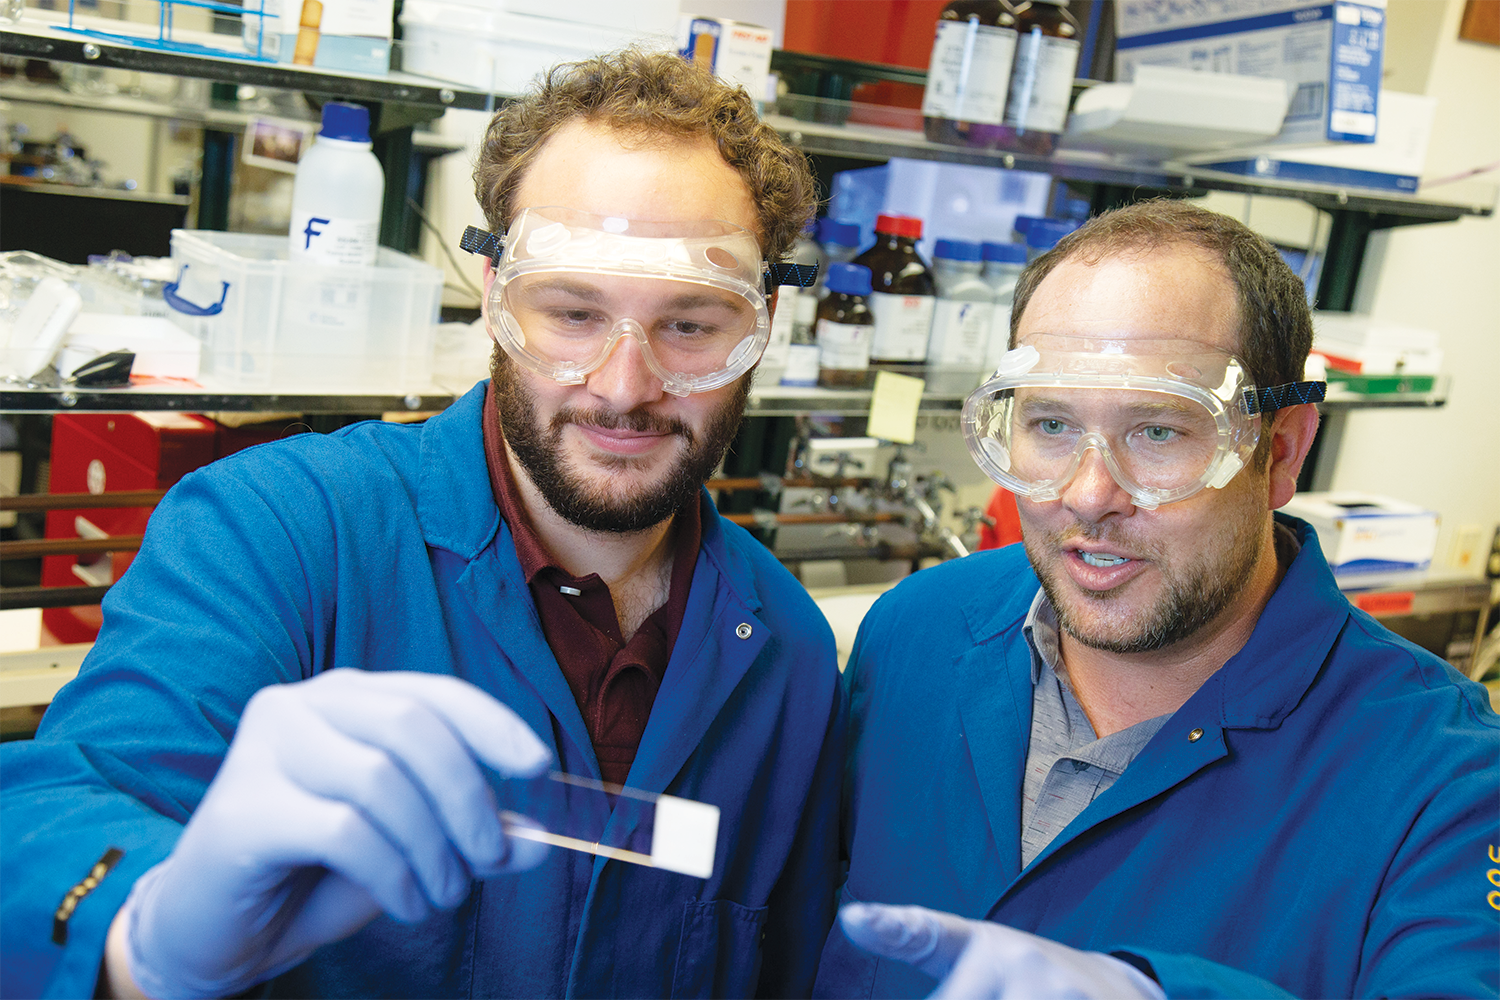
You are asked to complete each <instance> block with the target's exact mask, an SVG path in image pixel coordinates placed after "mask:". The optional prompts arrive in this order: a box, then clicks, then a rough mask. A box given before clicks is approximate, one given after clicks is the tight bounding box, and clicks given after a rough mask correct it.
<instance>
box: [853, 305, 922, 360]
mask: <svg viewBox="0 0 1500 1000" xmlns="http://www.w3.org/2000/svg"><path fill="white" fill-rule="evenodd" d="M936 303H937V300H936V299H934V298H933V297H932V296H931V295H892V294H891V293H889V292H874V293H872V294H871V295H870V312H872V313H874V315H875V343H874V344H872V345H871V347H870V355H871V356H872V357H874V358H877V359H879V360H881V361H921V360H923V359H924V358H926V357H927V336H928V334H929V333H931V331H932V309H933V306H934V305H936Z"/></svg>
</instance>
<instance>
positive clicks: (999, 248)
mask: <svg viewBox="0 0 1500 1000" xmlns="http://www.w3.org/2000/svg"><path fill="white" fill-rule="evenodd" d="M983 252H984V259H985V260H988V261H994V262H995V263H997V264H1024V263H1026V245H1025V244H1023V243H986V244H985V245H984V248H983Z"/></svg>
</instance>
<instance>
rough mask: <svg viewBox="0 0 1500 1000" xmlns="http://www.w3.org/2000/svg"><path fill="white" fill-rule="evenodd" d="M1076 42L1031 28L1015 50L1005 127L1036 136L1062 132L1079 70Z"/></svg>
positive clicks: (1077, 45)
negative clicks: (1074, 81) (1043, 133)
mask: <svg viewBox="0 0 1500 1000" xmlns="http://www.w3.org/2000/svg"><path fill="white" fill-rule="evenodd" d="M1079 48H1080V45H1079V43H1078V41H1077V39H1073V38H1057V37H1054V36H1052V35H1044V34H1042V29H1040V28H1032V29H1031V31H1029V32H1027V34H1026V35H1025V36H1024V37H1023V38H1021V40H1020V42H1019V44H1018V45H1017V47H1016V68H1015V72H1014V73H1013V74H1012V75H1011V79H1010V99H1009V101H1007V103H1006V107H1005V124H1007V125H1010V126H1012V127H1014V128H1022V129H1034V130H1036V131H1038V132H1061V131H1062V130H1063V122H1064V121H1066V120H1067V117H1068V102H1069V100H1070V99H1071V98H1072V96H1073V72H1074V71H1075V70H1076V69H1077V68H1078V51H1079Z"/></svg>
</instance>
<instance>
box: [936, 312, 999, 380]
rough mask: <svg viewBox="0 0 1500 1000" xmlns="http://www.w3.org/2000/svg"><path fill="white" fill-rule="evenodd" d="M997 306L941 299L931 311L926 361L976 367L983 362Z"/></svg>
mask: <svg viewBox="0 0 1500 1000" xmlns="http://www.w3.org/2000/svg"><path fill="white" fill-rule="evenodd" d="M994 317H995V306H994V304H993V303H991V302H955V301H952V300H949V299H938V301H937V306H936V308H935V309H934V310H933V313H932V339H931V340H930V341H928V344H927V363H928V364H930V365H954V366H963V367H967V368H977V367H979V366H980V365H981V364H983V363H984V350H985V347H986V345H988V343H989V339H990V325H991V324H992V323H993V322H994Z"/></svg>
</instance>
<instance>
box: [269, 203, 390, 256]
mask: <svg viewBox="0 0 1500 1000" xmlns="http://www.w3.org/2000/svg"><path fill="white" fill-rule="evenodd" d="M379 235H380V222H379V220H375V221H370V220H366V219H339V218H329V217H327V216H321V215H318V214H317V213H316V212H293V213H292V241H291V246H292V259H293V260H294V261H303V262H307V263H312V264H339V265H343V266H347V267H367V266H369V265H371V264H373V263H375V245H376V238H377V237H379Z"/></svg>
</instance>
